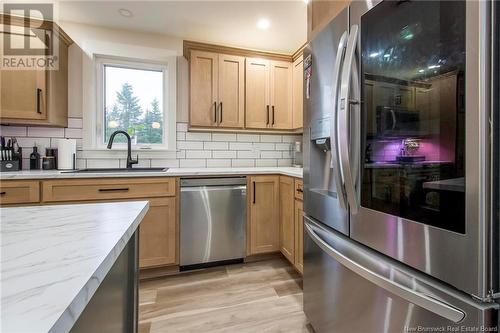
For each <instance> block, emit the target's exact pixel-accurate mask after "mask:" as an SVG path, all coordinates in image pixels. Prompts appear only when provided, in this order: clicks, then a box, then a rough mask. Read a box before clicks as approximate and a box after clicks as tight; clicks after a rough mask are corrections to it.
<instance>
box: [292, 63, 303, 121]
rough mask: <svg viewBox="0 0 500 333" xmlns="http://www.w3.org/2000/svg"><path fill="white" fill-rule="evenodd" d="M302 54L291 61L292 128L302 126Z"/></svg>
mask: <svg viewBox="0 0 500 333" xmlns="http://www.w3.org/2000/svg"><path fill="white" fill-rule="evenodd" d="M303 60H304V59H303V56H300V57H299V58H297V60H295V62H294V63H293V74H292V79H293V91H292V95H293V104H292V109H293V128H294V129H298V128H302V127H303V119H302V118H303V107H304V105H303V104H304V97H303V94H304V84H303V83H304V69H303V67H304V66H303V64H304V61H303Z"/></svg>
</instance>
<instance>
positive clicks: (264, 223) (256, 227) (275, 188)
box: [247, 176, 280, 255]
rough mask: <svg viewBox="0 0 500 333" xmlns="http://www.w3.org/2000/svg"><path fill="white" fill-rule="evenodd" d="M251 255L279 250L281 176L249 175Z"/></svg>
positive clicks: (249, 237)
mask: <svg viewBox="0 0 500 333" xmlns="http://www.w3.org/2000/svg"><path fill="white" fill-rule="evenodd" d="M248 188H249V189H250V191H249V192H250V195H249V196H248V200H249V207H250V208H249V218H248V227H247V242H248V245H247V252H248V254H249V255H252V254H261V253H269V252H275V251H279V248H280V246H279V244H280V230H279V229H280V228H279V209H278V207H279V176H252V177H248Z"/></svg>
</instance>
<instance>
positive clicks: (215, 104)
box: [214, 102, 217, 124]
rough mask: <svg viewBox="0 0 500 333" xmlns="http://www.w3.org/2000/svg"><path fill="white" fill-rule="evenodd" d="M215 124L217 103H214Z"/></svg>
mask: <svg viewBox="0 0 500 333" xmlns="http://www.w3.org/2000/svg"><path fill="white" fill-rule="evenodd" d="M214 123H216V124H217V102H214Z"/></svg>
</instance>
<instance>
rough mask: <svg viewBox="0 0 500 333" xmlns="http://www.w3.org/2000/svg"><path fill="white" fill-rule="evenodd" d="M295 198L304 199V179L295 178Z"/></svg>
mask: <svg viewBox="0 0 500 333" xmlns="http://www.w3.org/2000/svg"><path fill="white" fill-rule="evenodd" d="M295 199H299V200H303V199H304V183H303V182H302V179H295Z"/></svg>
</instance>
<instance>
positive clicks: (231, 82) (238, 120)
mask: <svg viewBox="0 0 500 333" xmlns="http://www.w3.org/2000/svg"><path fill="white" fill-rule="evenodd" d="M218 93H219V94H218V95H219V114H218V116H219V118H218V121H219V126H220V127H233V128H243V126H244V125H245V58H243V57H238V56H230V55H225V54H219V91H218Z"/></svg>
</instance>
